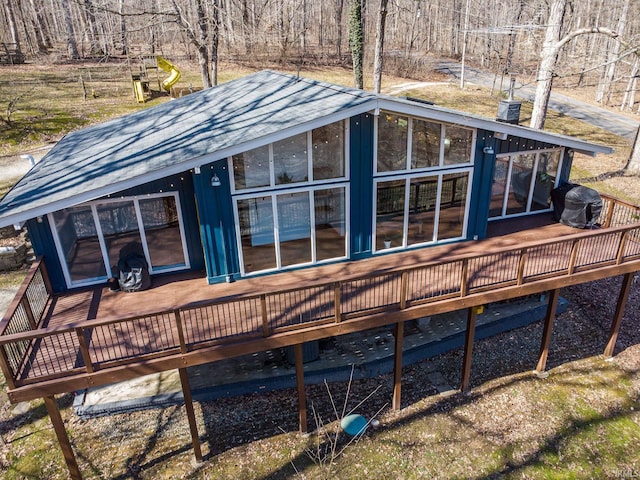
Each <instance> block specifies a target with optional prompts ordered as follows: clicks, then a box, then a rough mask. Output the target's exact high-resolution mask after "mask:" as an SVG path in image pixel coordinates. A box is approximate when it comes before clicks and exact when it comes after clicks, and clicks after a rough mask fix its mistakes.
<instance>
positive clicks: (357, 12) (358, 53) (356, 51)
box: [349, 0, 364, 89]
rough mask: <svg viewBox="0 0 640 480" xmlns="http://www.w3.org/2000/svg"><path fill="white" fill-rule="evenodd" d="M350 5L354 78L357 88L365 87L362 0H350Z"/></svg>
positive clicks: (350, 45)
mask: <svg viewBox="0 0 640 480" xmlns="http://www.w3.org/2000/svg"><path fill="white" fill-rule="evenodd" d="M350 2H351V4H350V6H349V48H350V49H351V59H352V62H353V78H354V84H355V87H356V88H360V89H362V88H364V76H363V71H362V69H363V65H362V64H363V61H364V31H363V25H362V4H361V3H360V0H350Z"/></svg>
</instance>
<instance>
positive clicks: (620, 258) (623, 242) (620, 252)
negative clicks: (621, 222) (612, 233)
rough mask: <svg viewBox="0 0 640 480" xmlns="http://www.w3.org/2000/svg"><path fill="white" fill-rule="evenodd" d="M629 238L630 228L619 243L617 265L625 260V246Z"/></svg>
mask: <svg viewBox="0 0 640 480" xmlns="http://www.w3.org/2000/svg"><path fill="white" fill-rule="evenodd" d="M628 238H629V230H627V231H626V232H624V233H623V234H622V236H621V237H620V243H618V254H617V255H616V265H620V264H621V263H622V261H623V260H624V248H625V246H626V245H627V239H628Z"/></svg>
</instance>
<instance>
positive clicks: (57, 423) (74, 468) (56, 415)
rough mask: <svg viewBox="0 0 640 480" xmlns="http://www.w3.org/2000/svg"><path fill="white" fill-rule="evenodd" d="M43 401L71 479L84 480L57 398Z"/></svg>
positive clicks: (46, 398)
mask: <svg viewBox="0 0 640 480" xmlns="http://www.w3.org/2000/svg"><path fill="white" fill-rule="evenodd" d="M43 400H44V404H45V406H46V407H47V413H48V414H49V418H50V419H51V424H52V425H53V430H54V431H55V433H56V437H57V438H58V443H59V444H60V449H61V450H62V455H64V461H65V463H66V464H67V468H68V469H69V477H71V479H72V480H82V474H81V473H80V468H79V467H78V462H77V461H76V456H75V455H74V453H73V449H72V448H71V442H70V441H69V436H68V435H67V431H66V430H65V428H64V422H63V420H62V416H61V415H60V410H59V409H58V404H57V403H56V398H55V397H54V396H50V397H44V399H43Z"/></svg>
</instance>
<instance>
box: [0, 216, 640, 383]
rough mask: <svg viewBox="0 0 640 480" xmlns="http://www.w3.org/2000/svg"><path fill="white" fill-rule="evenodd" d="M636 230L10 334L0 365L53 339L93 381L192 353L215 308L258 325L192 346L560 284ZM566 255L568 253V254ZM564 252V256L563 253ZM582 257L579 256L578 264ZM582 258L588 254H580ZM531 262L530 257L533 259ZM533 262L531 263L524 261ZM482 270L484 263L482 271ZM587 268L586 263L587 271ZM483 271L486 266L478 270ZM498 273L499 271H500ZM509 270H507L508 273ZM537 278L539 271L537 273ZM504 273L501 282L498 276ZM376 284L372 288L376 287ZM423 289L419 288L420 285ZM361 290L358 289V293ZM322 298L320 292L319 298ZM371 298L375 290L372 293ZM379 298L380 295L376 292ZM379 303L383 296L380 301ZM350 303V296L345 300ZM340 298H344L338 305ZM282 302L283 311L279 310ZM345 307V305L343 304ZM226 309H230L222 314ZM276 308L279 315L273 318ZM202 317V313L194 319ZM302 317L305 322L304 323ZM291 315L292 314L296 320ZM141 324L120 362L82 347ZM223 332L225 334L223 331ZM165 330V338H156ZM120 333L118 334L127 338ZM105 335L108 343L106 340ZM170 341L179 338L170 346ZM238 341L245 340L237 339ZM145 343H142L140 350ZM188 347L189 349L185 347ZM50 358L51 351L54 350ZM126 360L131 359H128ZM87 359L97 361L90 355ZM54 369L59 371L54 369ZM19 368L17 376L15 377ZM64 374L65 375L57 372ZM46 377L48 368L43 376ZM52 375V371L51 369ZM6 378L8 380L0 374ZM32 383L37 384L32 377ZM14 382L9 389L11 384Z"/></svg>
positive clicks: (637, 248)
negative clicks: (155, 331)
mask: <svg viewBox="0 0 640 480" xmlns="http://www.w3.org/2000/svg"><path fill="white" fill-rule="evenodd" d="M603 236H608V237H610V239H608V240H606V241H605V242H601V243H602V246H599V247H600V248H599V249H598V252H604V253H598V255H600V256H601V257H602V258H603V259H600V260H598V258H600V257H598V258H596V260H594V261H592V260H591V259H590V258H587V259H585V253H584V252H585V251H586V250H585V249H587V248H588V247H589V245H591V244H593V243H594V242H597V241H598V239H599V238H601V237H603ZM630 237H631V238H633V237H635V239H636V241H635V242H632V243H633V250H632V251H631V253H630V254H629V255H626V254H625V252H627V251H628V248H630V247H629V244H630V241H629V238H630ZM639 239H640V225H638V224H634V225H626V226H622V227H614V228H609V229H599V230H589V231H585V232H579V233H576V234H570V235H566V236H563V237H559V238H557V239H554V241H552V242H549V241H547V240H542V241H541V240H534V241H529V242H524V243H522V244H520V245H518V246H513V247H509V248H494V249H492V250H490V251H486V252H483V253H481V254H477V253H469V254H460V255H453V256H450V257H447V259H446V260H445V261H438V260H433V261H429V262H425V263H423V264H420V265H412V266H410V267H390V268H385V269H380V270H377V271H375V272H372V273H370V274H368V275H361V276H356V275H354V276H352V277H345V278H343V279H341V280H339V281H336V280H333V281H327V282H322V283H319V284H314V285H310V286H308V287H302V288H290V289H285V290H278V291H271V292H261V293H256V294H251V295H239V296H236V297H225V298H219V299H216V300H207V301H203V302H194V303H191V304H188V305H182V306H180V307H177V308H171V309H168V310H162V311H154V312H149V313H146V314H140V315H136V316H132V317H128V318H114V317H110V318H102V319H94V320H88V321H82V322H75V323H72V324H67V325H64V326H62V325H60V326H52V327H46V328H39V329H37V330H30V331H24V332H16V333H12V334H10V335H2V336H0V346H1V347H2V348H0V353H2V355H0V360H1V361H2V363H4V362H5V361H7V358H6V348H8V347H7V346H11V345H13V344H17V343H20V342H29V343H32V342H34V341H41V342H44V341H46V340H47V339H52V341H53V339H55V337H56V336H57V337H59V338H60V339H59V340H57V341H58V342H62V343H64V344H65V345H67V344H68V343H72V344H73V345H72V350H74V351H79V352H80V353H81V354H82V359H83V361H84V363H85V365H84V368H85V369H86V371H87V372H88V373H92V372H93V371H95V370H96V369H99V368H100V366H107V365H110V364H115V363H116V362H117V363H118V364H122V362H125V363H126V362H127V361H130V360H131V359H132V358H135V359H136V360H139V359H140V358H141V357H144V356H147V355H163V354H175V351H176V349H178V351H180V352H182V353H185V352H187V351H188V350H189V346H190V347H191V348H192V349H197V348H198V346H197V345H195V344H194V342H193V341H191V342H189V341H188V340H187V338H191V337H189V335H191V334H192V332H190V331H188V325H187V322H188V321H189V319H188V318H183V317H185V316H186V317H189V316H190V315H191V313H192V312H195V315H213V316H214V317H215V315H221V314H220V313H210V312H208V311H204V310H205V309H211V308H217V307H220V308H222V307H229V306H233V305H240V306H241V307H242V308H244V309H246V308H249V309H250V308H252V307H251V305H252V304H253V303H255V308H256V311H255V312H252V313H253V314H254V315H255V317H256V319H257V321H256V324H255V325H249V323H251V321H252V319H253V318H252V317H251V316H248V317H247V318H245V317H244V316H243V314H242V312H240V313H236V314H235V315H236V317H237V318H243V319H244V321H245V322H247V325H241V326H240V327H239V333H238V332H232V333H231V334H230V335H229V334H226V337H224V336H223V337H215V336H210V337H209V338H205V339H204V340H199V341H198V342H195V343H204V342H209V343H210V342H211V341H220V340H221V339H222V338H227V337H229V336H231V337H234V336H235V337H237V335H247V334H253V335H258V336H270V335H272V334H273V333H274V332H280V331H286V330H291V329H296V328H300V327H302V328H306V327H308V326H310V325H314V324H318V323H327V322H340V321H343V320H344V319H345V318H356V317H362V316H365V315H368V314H370V313H371V312H372V311H374V310H380V309H382V310H384V309H388V308H401V309H404V308H406V307H408V306H413V305H417V304H420V303H425V302H429V301H435V300H440V299H445V298H451V297H452V296H455V297H459V298H460V297H466V296H467V295H470V294H472V293H476V292H480V291H483V290H487V289H494V288H501V287H504V286H508V285H522V284H526V283H528V282H529V281H532V280H537V279H538V278H541V277H544V278H550V277H554V278H555V277H561V276H566V275H571V274H572V273H573V272H574V271H583V270H589V269H594V268H598V267H600V266H602V265H604V264H606V265H618V264H621V263H624V262H625V261H628V259H629V258H632V259H634V260H635V259H637V258H640V240H639ZM582 243H585V244H586V246H584V247H582ZM569 247H570V248H569ZM554 248H555V249H556V250H557V251H556V250H553V249H554ZM547 250H553V252H551V254H549V253H548V252H547ZM567 252H568V253H567ZM581 252H582V253H583V255H582V256H581ZM586 253H587V254H588V253H589V251H586ZM536 255H537V256H536ZM549 255H552V256H557V257H558V258H560V259H561V260H562V261H560V262H559V265H560V266H559V267H558V266H556V267H555V270H554V269H551V268H550V267H544V266H543V267H541V266H539V265H536V264H533V266H530V265H531V263H530V262H534V261H535V260H536V259H538V261H540V260H541V259H544V258H547V256H549ZM532 258H533V260H531V259H532ZM483 262H484V263H483ZM499 262H507V263H508V265H507V266H505V267H504V269H498V270H497V272H498V274H499V278H498V280H497V281H494V280H492V279H491V278H490V277H488V279H485V278H484V277H483V275H486V274H487V273H489V274H491V273H495V272H492V271H491V270H490V269H489V270H487V269H486V266H490V265H492V263H499ZM590 262H591V263H590ZM485 263H486V264H485ZM528 267H529V274H527V273H526V272H527V268H528ZM438 268H439V269H442V270H443V271H445V273H446V274H448V273H447V272H453V274H454V275H455V279H457V280H452V282H453V283H452V286H451V287H449V288H448V289H445V290H446V291H445V292H444V293H438V294H435V295H431V296H429V295H426V296H425V297H424V298H415V296H414V297H411V298H409V297H410V295H409V287H408V285H409V283H410V282H415V280H411V279H410V278H409V277H410V276H411V275H414V274H415V275H419V274H420V272H421V271H423V272H424V271H427V270H429V269H438ZM500 268H503V267H500ZM508 268H510V270H509V269H508ZM538 270H540V271H538ZM504 272H506V274H505V273H504ZM386 281H390V282H397V284H396V285H394V284H392V286H391V287H387V290H386V291H385V294H387V298H390V299H391V300H390V301H387V303H380V302H381V301H382V302H384V300H379V299H376V300H377V301H378V303H377V304H374V305H366V306H365V307H364V308H362V307H359V306H355V307H352V309H351V310H350V311H348V309H349V305H345V304H344V303H345V302H347V300H342V297H343V294H344V291H343V290H344V289H348V288H351V289H352V291H353V289H355V290H356V291H357V290H358V289H364V290H367V289H370V288H371V289H375V288H382V287H380V285H381V284H383V283H384V282H386ZM376 282H378V283H376ZM423 283H424V282H423ZM363 285H364V286H363ZM325 290H326V292H325ZM376 291H377V290H376ZM378 293H382V291H380V292H378ZM290 294H300V295H305V294H306V295H310V296H316V295H321V296H322V295H326V297H321V299H320V300H319V301H318V302H319V303H313V304H312V305H311V307H309V305H307V303H305V302H306V300H304V298H303V297H301V296H300V295H298V296H295V298H294V299H293V302H294V303H293V304H288V303H287V302H289V301H291V300H290V299H289V298H288V297H287V295H290ZM382 296H384V295H382ZM347 297H349V295H347ZM347 297H344V298H345V299H346V298H347ZM269 299H272V300H273V301H274V305H275V307H274V310H272V311H271V312H269V311H268V310H269V309H268V303H269ZM281 299H284V300H282V302H283V303H282V304H280V303H278V302H280V300H281ZM349 301H350V300H349ZM294 304H295V306H297V307H299V308H298V310H297V311H299V312H302V313H300V318H299V321H298V318H296V319H295V321H293V322H290V321H289V320H287V318H288V317H287V315H289V314H290V312H289V310H290V307H291V305H294ZM327 304H331V305H332V306H330V307H328V306H327ZM247 305H249V306H247ZM229 308H231V307H229ZM277 308H279V310H277ZM308 308H311V310H315V311H312V312H307V311H306V310H305V309H308ZM201 310H202V311H201ZM303 314H306V317H305V316H304V315H303ZM269 315H272V316H273V315H275V316H276V317H277V322H276V320H273V321H274V322H276V324H275V326H274V325H271V324H270V320H269V318H270V317H269ZM296 315H297V313H296ZM140 321H143V322H147V323H154V324H155V325H156V326H157V327H158V328H159V329H160V330H161V333H164V334H165V336H164V337H162V335H159V336H158V335H157V336H158V337H162V338H159V339H158V338H153V339H145V338H142V339H141V343H143V344H144V345H143V346H141V347H135V348H134V349H133V350H127V351H126V352H125V353H119V354H118V355H120V356H119V357H118V356H116V357H113V358H106V359H104V358H105V357H104V354H102V353H101V355H102V357H101V358H103V360H101V359H100V358H95V357H94V358H92V357H91V354H90V352H89V349H88V347H87V345H86V344H85V342H84V335H85V333H86V332H87V331H90V330H92V329H96V330H97V329H101V328H103V327H105V326H109V325H113V327H109V328H110V329H109V330H108V331H103V333H102V334H103V335H104V334H105V332H110V331H111V330H113V329H114V328H115V329H118V328H122V329H123V330H126V332H129V331H130V330H129V329H134V330H132V331H134V333H136V334H138V332H137V331H135V328H136V325H134V323H135V322H140ZM225 328H226V327H225ZM162 329H164V330H162ZM126 334H127V333H123V335H126ZM109 335H111V334H110V333H109ZM176 335H177V337H178V338H175V336H176ZM243 338H244V337H243ZM114 340H117V338H116V337H112V336H110V337H109V341H114ZM145 342H146V343H145ZM188 344H189V345H188ZM110 345H113V343H111V344H110V343H108V341H107V344H105V345H101V346H99V347H98V348H106V347H108V346H110ZM19 350H20V351H19V352H18V353H21V354H22V355H25V354H28V352H26V351H23V350H22V349H19ZM54 350H55V348H54ZM138 350H140V351H142V353H136V352H137V351H138ZM131 352H133V353H131ZM94 355H97V354H95V353H94ZM23 362H24V359H22V360H20V359H18V358H15V359H13V365H15V366H18V367H20V368H22V367H21V366H22V365H23ZM2 366H3V371H4V370H6V368H8V366H5V365H2ZM58 367H60V365H58ZM20 368H18V369H20ZM61 368H62V369H63V370H62V371H55V370H56V368H55V367H51V370H53V371H54V375H58V376H64V375H65V374H66V373H68V372H69V371H70V368H69V367H65V365H62V366H61ZM64 368H67V369H66V370H64ZM48 370H49V369H48V368H47V371H48ZM58 370H59V369H58ZM74 370H76V371H77V367H74ZM4 373H5V375H6V374H7V372H6V371H5V372H4ZM9 373H11V374H13V375H12V376H14V377H15V376H18V375H17V373H18V372H14V371H13V369H12V370H11V371H10V372H9ZM50 375H51V374H50V373H47V374H46V375H43V376H50ZM36 378H37V377H36ZM18 380H19V379H15V384H18V383H19V381H18ZM13 383H14V382H11V384H13Z"/></svg>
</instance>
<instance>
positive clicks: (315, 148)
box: [311, 122, 345, 180]
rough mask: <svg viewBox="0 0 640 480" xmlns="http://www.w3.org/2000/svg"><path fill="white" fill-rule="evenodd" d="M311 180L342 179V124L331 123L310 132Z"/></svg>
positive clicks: (343, 173) (343, 172)
mask: <svg viewBox="0 0 640 480" xmlns="http://www.w3.org/2000/svg"><path fill="white" fill-rule="evenodd" d="M311 142H312V158H313V179H314V180H326V179H329V178H339V177H344V175H345V169H344V124H343V123H342V122H338V123H331V124H329V125H326V126H324V127H320V128H316V129H315V130H313V131H312V132H311Z"/></svg>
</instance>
